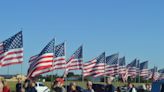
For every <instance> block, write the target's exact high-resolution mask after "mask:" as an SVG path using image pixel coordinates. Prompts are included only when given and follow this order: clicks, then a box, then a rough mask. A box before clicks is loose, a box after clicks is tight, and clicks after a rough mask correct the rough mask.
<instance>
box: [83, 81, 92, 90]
mask: <svg viewBox="0 0 164 92" xmlns="http://www.w3.org/2000/svg"><path fill="white" fill-rule="evenodd" d="M86 86H87V89H86V90H85V92H94V90H93V89H92V82H91V81H88V82H87V84H86Z"/></svg>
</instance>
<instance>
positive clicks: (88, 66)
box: [83, 59, 105, 77]
mask: <svg viewBox="0 0 164 92" xmlns="http://www.w3.org/2000/svg"><path fill="white" fill-rule="evenodd" d="M96 62H97V60H96V59H94V60H91V61H89V62H87V63H84V64H83V76H84V77H86V76H94V77H98V76H102V75H104V73H105V64H104V63H98V64H97V63H96Z"/></svg>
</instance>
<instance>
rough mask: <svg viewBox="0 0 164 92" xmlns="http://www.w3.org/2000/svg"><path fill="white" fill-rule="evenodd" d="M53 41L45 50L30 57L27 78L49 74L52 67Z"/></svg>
mask: <svg viewBox="0 0 164 92" xmlns="http://www.w3.org/2000/svg"><path fill="white" fill-rule="evenodd" d="M54 44H55V39H53V40H51V41H50V42H49V43H48V44H47V45H46V46H45V48H44V49H43V50H42V51H41V52H40V53H39V54H38V55H35V56H32V58H31V61H30V62H31V63H30V67H29V69H28V77H29V78H30V77H35V76H38V75H40V74H43V73H47V72H50V71H51V70H52V67H53V60H54Z"/></svg>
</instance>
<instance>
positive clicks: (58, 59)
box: [53, 42, 66, 70]
mask: <svg viewBox="0 0 164 92" xmlns="http://www.w3.org/2000/svg"><path fill="white" fill-rule="evenodd" d="M65 65H66V60H65V43H64V42H63V43H61V44H59V45H56V46H55V58H54V68H53V69H55V70H56V69H65Z"/></svg>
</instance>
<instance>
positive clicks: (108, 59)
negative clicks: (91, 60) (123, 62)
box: [106, 53, 119, 65]
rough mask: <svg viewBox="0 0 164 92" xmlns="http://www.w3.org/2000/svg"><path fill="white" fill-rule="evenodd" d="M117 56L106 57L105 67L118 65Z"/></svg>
mask: <svg viewBox="0 0 164 92" xmlns="http://www.w3.org/2000/svg"><path fill="white" fill-rule="evenodd" d="M118 56H119V55H118V53H116V54H113V55H110V56H108V57H106V64H107V65H114V64H118Z"/></svg>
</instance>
